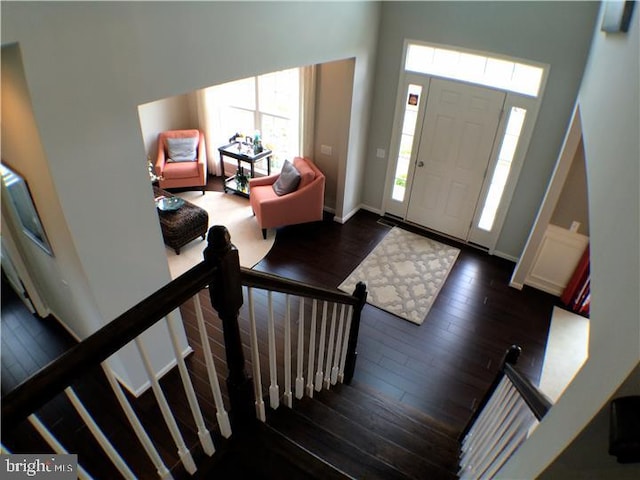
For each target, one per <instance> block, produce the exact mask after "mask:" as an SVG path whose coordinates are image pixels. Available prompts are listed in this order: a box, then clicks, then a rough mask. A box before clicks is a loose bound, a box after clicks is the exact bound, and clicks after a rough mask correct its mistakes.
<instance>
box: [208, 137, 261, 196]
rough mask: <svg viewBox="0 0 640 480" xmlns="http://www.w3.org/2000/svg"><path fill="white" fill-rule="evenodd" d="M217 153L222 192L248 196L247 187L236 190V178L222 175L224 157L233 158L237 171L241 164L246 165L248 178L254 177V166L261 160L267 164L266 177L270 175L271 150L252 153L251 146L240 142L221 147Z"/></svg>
mask: <svg viewBox="0 0 640 480" xmlns="http://www.w3.org/2000/svg"><path fill="white" fill-rule="evenodd" d="M218 152H220V170H221V171H222V187H223V190H224V192H225V193H226V192H228V191H229V192H234V193H236V194H238V195H242V196H244V197H248V196H249V185H247V186H245V187H244V188H238V186H237V184H236V177H235V175H232V176H230V177H227V176H226V175H225V174H224V157H230V158H235V159H236V161H237V163H238V169H240V166H241V162H244V163H248V164H249V167H250V169H249V170H250V172H251V174H250V177H249V178H254V177H255V164H256V163H257V162H260V161H262V160H265V161H266V162H267V175H271V155H273V152H272V151H271V150H263V151H261V152H259V153H254V152H253V147H252V146H251V145H247V144H244V143H240V142H232V143H229V144H227V145H223V146H222V147H220V148H218Z"/></svg>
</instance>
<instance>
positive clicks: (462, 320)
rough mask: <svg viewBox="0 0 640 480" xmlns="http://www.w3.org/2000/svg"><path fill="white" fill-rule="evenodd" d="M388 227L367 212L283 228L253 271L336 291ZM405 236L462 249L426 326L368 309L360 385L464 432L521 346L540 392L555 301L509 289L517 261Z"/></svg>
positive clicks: (360, 342)
mask: <svg viewBox="0 0 640 480" xmlns="http://www.w3.org/2000/svg"><path fill="white" fill-rule="evenodd" d="M390 228H391V226H390V225H389V222H388V221H380V217H379V216H377V215H375V214H372V213H369V212H365V211H361V212H359V213H358V214H356V215H355V216H354V217H353V218H351V219H350V220H349V221H348V222H347V223H346V224H344V225H339V224H337V223H335V222H332V221H330V220H326V221H324V222H319V223H315V224H312V225H296V226H291V227H285V228H281V229H279V230H278V234H277V237H276V242H275V245H274V247H273V249H272V250H271V251H270V252H269V254H268V255H267V256H266V257H265V258H264V259H263V260H262V261H261V262H260V263H258V265H256V266H255V267H254V269H256V270H261V271H265V272H270V273H275V274H278V275H282V276H284V277H288V278H292V279H295V280H299V281H303V282H307V283H312V284H317V285H325V286H329V287H337V286H338V285H339V284H340V283H341V282H342V281H343V280H344V279H345V278H346V277H347V276H348V274H349V273H351V271H352V270H353V269H354V268H355V267H356V266H357V265H358V264H359V263H360V262H361V261H362V260H363V259H364V257H366V255H367V254H368V253H369V252H370V251H371V250H372V249H373V248H374V247H375V246H376V245H377V243H378V242H379V241H380V240H381V239H382V237H383V236H384V235H385V234H386V233H387V232H388V231H389V229H390ZM407 228H409V229H412V230H414V231H416V232H420V233H424V234H425V235H427V236H430V237H432V238H434V239H436V240H438V241H441V242H444V243H448V244H450V245H454V246H456V247H458V248H460V249H461V252H460V255H459V256H458V259H457V261H456V263H455V265H454V267H453V269H452V270H451V273H450V274H449V277H448V278H447V281H446V283H445V285H444V287H443V288H442V290H441V292H440V294H439V295H438V297H437V298H436V301H435V303H434V305H433V307H432V308H431V311H430V312H429V314H428V315H427V318H426V320H425V321H424V323H423V324H422V325H420V326H418V325H415V324H413V323H410V322H408V321H405V320H402V319H400V318H398V317H396V316H395V315H392V314H390V313H387V312H384V311H382V310H379V309H377V308H375V307H372V306H370V305H367V306H366V307H365V310H364V312H363V315H362V324H361V328H360V336H359V339H358V355H359V356H358V361H357V365H356V373H355V377H354V382H353V383H354V385H362V386H363V387H367V388H372V389H375V390H377V391H379V392H382V393H384V394H385V395H387V396H389V397H391V398H393V399H396V400H399V401H401V402H403V403H405V404H407V405H410V406H413V407H415V408H417V409H419V410H421V411H423V412H425V413H427V414H428V415H431V416H432V417H435V418H437V419H439V420H441V421H445V422H447V423H449V424H450V425H451V426H453V427H455V428H457V429H460V430H461V429H462V428H463V426H464V424H465V422H466V420H467V419H468V417H469V416H470V414H471V412H472V411H473V409H474V407H475V405H476V404H477V403H478V402H479V401H480V398H481V396H482V395H483V393H484V392H485V390H486V389H487V387H488V385H489V383H490V382H491V380H492V379H493V377H494V376H495V374H496V372H497V369H498V366H499V363H500V360H501V359H502V356H503V354H504V352H505V351H506V350H507V348H508V347H509V346H510V345H512V344H517V345H520V346H521V347H522V349H523V354H522V356H521V358H520V361H519V364H518V365H519V367H520V369H521V371H523V373H525V374H526V375H527V377H528V378H530V379H531V380H532V381H533V382H534V383H536V384H537V382H538V381H539V379H540V373H541V369H542V361H543V358H544V350H545V343H546V339H547V334H548V330H549V323H550V319H551V311H552V308H553V306H554V304H555V303H556V302H555V300H556V299H555V297H553V296H551V295H548V294H546V293H543V292H540V291H538V290H535V289H531V288H528V287H525V288H524V289H523V290H522V291H519V290H516V289H513V288H511V287H509V279H510V277H511V273H512V271H513V267H514V264H513V263H512V262H509V261H507V260H503V259H500V258H498V257H495V256H490V255H487V254H486V253H484V252H481V251H479V250H477V249H475V248H473V247H469V246H465V245H461V244H457V243H456V242H454V241H451V240H448V239H445V238H442V237H439V236H437V235H434V234H430V233H425V232H421V231H420V230H419V229H416V228H412V227H407Z"/></svg>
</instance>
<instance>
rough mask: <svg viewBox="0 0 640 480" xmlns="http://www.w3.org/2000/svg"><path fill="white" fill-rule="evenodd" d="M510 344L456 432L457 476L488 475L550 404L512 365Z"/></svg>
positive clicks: (515, 356)
mask: <svg viewBox="0 0 640 480" xmlns="http://www.w3.org/2000/svg"><path fill="white" fill-rule="evenodd" d="M521 351H522V350H521V348H520V347H518V346H515V345H514V346H511V347H510V348H509V350H507V352H506V354H505V356H504V359H503V361H502V363H501V367H500V369H499V371H498V374H497V375H496V378H495V379H494V381H493V382H492V384H491V386H490V387H489V390H488V391H487V393H486V394H485V396H484V397H483V399H482V401H481V402H480V405H479V406H478V408H477V409H476V411H475V412H474V415H473V416H472V417H471V419H470V420H469V422H468V423H467V426H466V427H465V429H464V430H463V431H462V433H461V435H460V440H461V447H460V462H459V464H460V470H459V472H458V476H459V478H460V479H473V480H475V479H490V478H493V477H494V476H495V474H496V473H497V472H498V470H500V468H501V467H502V466H503V465H504V464H505V463H506V461H507V460H508V459H509V458H510V457H511V456H512V455H513V454H514V453H515V451H516V450H517V449H518V447H519V446H520V445H521V444H522V443H523V442H525V441H526V439H527V437H528V436H529V433H530V432H531V431H532V430H533V429H534V428H535V427H536V426H537V425H538V423H539V422H540V421H541V420H542V418H543V417H544V416H545V415H546V414H547V412H548V411H549V409H550V408H551V402H550V401H549V400H548V399H547V398H546V397H545V396H544V395H543V394H542V393H541V392H540V391H539V390H538V389H537V388H536V387H535V385H533V384H532V383H531V382H530V381H529V380H528V379H527V378H526V377H524V376H523V375H522V374H520V373H519V372H518V370H516V369H515V368H514V365H515V364H516V362H517V360H518V357H519V356H520V353H521Z"/></svg>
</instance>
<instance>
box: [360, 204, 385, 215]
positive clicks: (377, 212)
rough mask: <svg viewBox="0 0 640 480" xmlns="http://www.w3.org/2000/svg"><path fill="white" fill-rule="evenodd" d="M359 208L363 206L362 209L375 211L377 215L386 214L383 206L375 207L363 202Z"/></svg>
mask: <svg viewBox="0 0 640 480" xmlns="http://www.w3.org/2000/svg"><path fill="white" fill-rule="evenodd" d="M359 208H361V209H362V210H366V211H367V212H371V213H375V214H376V215H383V214H384V212H383V211H382V209H381V208H374V207H372V206H371V205H365V204H364V203H361V204H360V206H359Z"/></svg>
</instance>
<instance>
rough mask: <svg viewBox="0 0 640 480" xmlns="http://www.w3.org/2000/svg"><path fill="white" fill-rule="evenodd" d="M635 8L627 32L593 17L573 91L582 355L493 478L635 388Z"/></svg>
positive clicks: (638, 253) (638, 346)
mask: <svg viewBox="0 0 640 480" xmlns="http://www.w3.org/2000/svg"><path fill="white" fill-rule="evenodd" d="M636 7H637V5H636ZM639 13H640V12H638V11H637V8H636V11H635V12H633V19H632V25H631V28H630V31H629V33H628V34H626V35H625V34H605V33H604V32H601V31H600V30H599V25H600V21H599V20H598V22H597V23H596V25H597V26H596V30H595V33H594V35H593V43H592V47H591V53H590V56H589V62H588V65H587V68H586V70H585V75H584V78H583V81H582V84H581V87H580V91H579V95H578V103H579V105H580V111H581V118H582V131H583V139H584V149H585V158H586V162H587V181H588V190H589V217H590V222H589V223H590V235H591V294H592V303H591V331H590V339H589V358H588V360H587V361H586V362H585V364H584V366H583V368H582V369H581V370H580V372H579V373H578V375H577V376H576V377H575V379H574V381H573V382H572V383H571V384H570V385H569V386H568V387H567V389H566V390H565V392H564V394H563V396H562V397H560V399H559V401H558V403H557V404H556V405H555V406H554V407H553V408H552V409H551V411H550V412H549V414H548V416H547V417H546V418H545V419H544V421H543V422H542V423H541V425H540V426H539V427H538V429H537V430H536V431H535V432H534V434H533V435H532V437H531V438H530V439H529V441H528V442H527V443H525V444H524V445H523V447H522V448H521V449H520V450H519V451H518V453H517V455H516V456H515V457H514V458H513V459H512V460H511V461H510V462H509V463H508V464H507V465H506V466H505V468H504V469H503V470H502V471H501V472H500V473H501V478H514V477H518V478H534V477H536V476H537V475H538V474H540V473H541V472H542V471H543V469H544V468H545V467H546V466H547V465H549V464H550V463H551V462H552V461H553V460H554V458H555V457H556V456H557V455H558V454H559V453H560V452H561V451H562V450H563V449H564V448H565V447H567V446H569V445H571V443H572V442H573V440H574V438H575V437H576V436H578V434H579V433H580V432H581V430H582V429H583V428H584V427H586V426H588V425H590V423H591V419H592V417H596V416H597V414H598V412H599V411H600V410H601V408H603V407H605V406H606V404H607V403H608V401H609V399H610V398H611V397H612V396H613V395H614V392H616V390H617V389H618V387H619V386H620V385H622V384H625V385H627V386H630V389H627V391H632V392H634V393H635V394H640V384H638V382H637V376H636V377H633V376H632V372H633V370H634V369H635V368H637V366H638V364H639V363H640V299H639V295H638V291H640V225H639V223H640V188H639V184H640V161H639V159H640V146H639V144H638V132H639V131H640V119H639V116H640V113H639V112H640V109H639V108H638V106H639V105H640V80H639V76H640V64H639V59H640V47H639V44H640V20H639V19H640V15H639ZM634 379H635V380H634ZM627 382H628V383H627ZM599 431H600V429H597V428H594V429H588V430H587V431H585V435H587V437H586V440H585V437H580V441H581V442H583V444H590V443H592V442H589V438H588V435H596V434H598V433H597V432H599ZM599 435H602V433H599ZM601 440H602V439H601V438H594V439H593V442H595V443H600V442H601ZM581 452H582V453H581V454H582V455H585V456H586V455H589V453H588V452H587V451H586V450H581ZM600 455H602V456H603V457H604V455H606V452H600Z"/></svg>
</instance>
